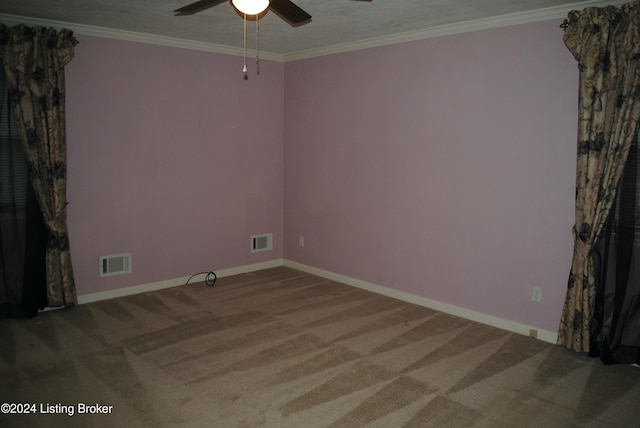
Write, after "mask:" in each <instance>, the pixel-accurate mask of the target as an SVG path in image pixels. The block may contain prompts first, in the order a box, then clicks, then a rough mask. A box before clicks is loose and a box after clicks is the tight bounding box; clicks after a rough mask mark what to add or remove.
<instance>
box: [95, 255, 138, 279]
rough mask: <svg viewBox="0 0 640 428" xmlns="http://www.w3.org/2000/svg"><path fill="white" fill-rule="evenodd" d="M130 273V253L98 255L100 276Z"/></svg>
mask: <svg viewBox="0 0 640 428" xmlns="http://www.w3.org/2000/svg"><path fill="white" fill-rule="evenodd" d="M125 273H131V253H126V254H114V255H112V256H101V257H100V276H113V275H122V274H125Z"/></svg>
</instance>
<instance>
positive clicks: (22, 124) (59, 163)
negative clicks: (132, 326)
mask: <svg viewBox="0 0 640 428" xmlns="http://www.w3.org/2000/svg"><path fill="white" fill-rule="evenodd" d="M76 43H77V42H76V40H75V39H74V38H73V33H72V32H71V31H69V30H62V31H60V32H57V31H56V30H55V29H53V28H43V27H33V28H31V27H27V26H24V25H17V26H15V27H11V28H8V27H6V26H5V25H3V24H0V59H1V60H2V64H3V66H4V70H5V74H6V79H7V84H8V87H9V93H10V97H11V100H12V105H13V107H14V112H15V117H16V122H17V125H18V133H19V135H20V140H21V142H22V147H23V150H24V153H25V157H26V159H27V164H28V166H29V169H30V173H31V180H32V183H33V187H34V190H35V192H36V196H37V199H38V202H39V204H40V208H41V210H42V213H43V216H44V220H45V223H46V225H47V227H48V229H49V231H50V234H49V242H48V244H47V298H48V305H49V306H50V307H56V306H74V305H75V304H76V303H77V298H76V289H75V282H74V277H73V269H72V266H71V252H70V249H69V237H68V236H69V235H68V231H67V220H66V205H67V200H66V187H67V159H66V158H67V146H66V135H65V93H64V89H65V82H64V67H65V65H66V64H67V63H69V61H71V58H73V53H74V47H75V44H76Z"/></svg>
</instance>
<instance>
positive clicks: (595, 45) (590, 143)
mask: <svg viewBox="0 0 640 428" xmlns="http://www.w3.org/2000/svg"><path fill="white" fill-rule="evenodd" d="M563 28H564V29H565V31H564V42H565V44H566V46H567V48H568V49H569V50H570V51H571V53H572V54H573V56H574V57H575V59H576V60H577V61H578V68H579V71H580V83H579V85H580V86H579V106H578V108H579V112H578V154H577V171H576V201H575V203H576V208H575V219H576V223H575V226H574V229H573V232H574V233H573V235H574V250H573V261H572V265H571V273H570V276H569V283H568V289H567V295H566V299H565V303H564V309H563V311H562V318H561V321H560V328H559V332H558V345H561V346H564V347H566V348H570V349H573V350H575V351H578V352H588V351H589V347H590V343H589V338H590V324H591V320H592V316H593V309H594V304H595V269H594V261H593V259H592V257H591V255H592V250H593V248H594V245H595V244H596V242H597V240H598V238H599V237H600V235H601V232H602V230H603V228H604V226H605V223H606V221H607V217H608V215H609V212H610V210H611V207H612V204H613V202H614V200H615V194H616V188H617V186H618V182H619V181H620V177H621V175H622V170H623V167H624V164H625V161H626V158H627V155H628V153H629V148H630V146H631V143H632V140H633V136H634V131H635V129H636V124H637V121H638V116H639V114H640V2H633V3H628V4H626V5H624V6H621V7H620V8H616V7H613V6H607V7H605V8H595V7H591V8H586V9H584V10H583V11H571V12H570V13H569V15H568V19H567V20H565V22H564V24H563Z"/></svg>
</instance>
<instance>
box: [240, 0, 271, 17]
mask: <svg viewBox="0 0 640 428" xmlns="http://www.w3.org/2000/svg"><path fill="white" fill-rule="evenodd" d="M231 4H233V6H234V7H235V8H236V9H238V10H239V11H240V12H242V13H244V14H245V15H259V14H260V13H262V12H264V11H265V9H266V8H268V7H269V0H231Z"/></svg>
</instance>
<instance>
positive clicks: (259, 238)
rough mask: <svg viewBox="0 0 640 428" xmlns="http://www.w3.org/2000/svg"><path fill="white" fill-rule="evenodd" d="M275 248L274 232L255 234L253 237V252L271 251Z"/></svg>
mask: <svg viewBox="0 0 640 428" xmlns="http://www.w3.org/2000/svg"><path fill="white" fill-rule="evenodd" d="M272 249H273V234H272V233H266V234H264V235H253V236H252V237H251V252H252V253H257V252H258V251H269V250H272Z"/></svg>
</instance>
